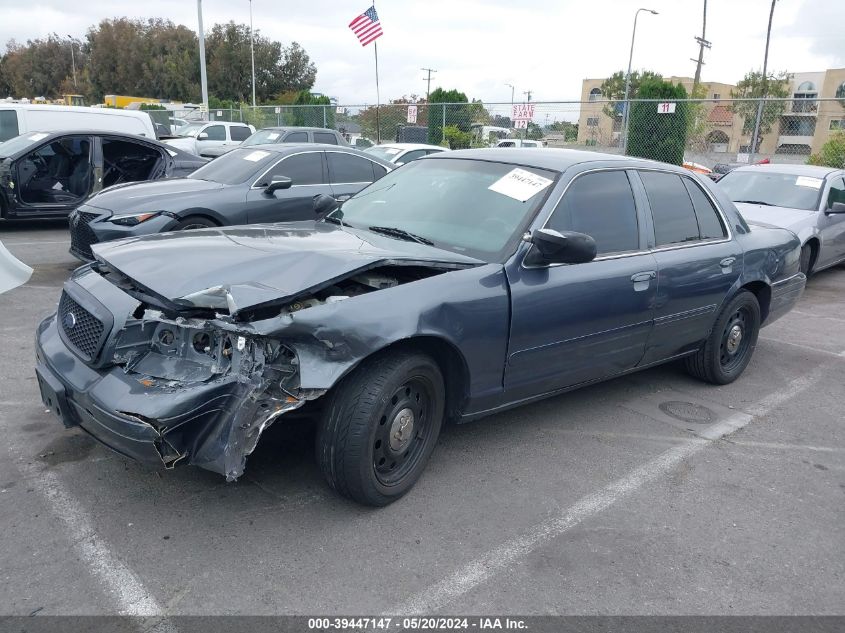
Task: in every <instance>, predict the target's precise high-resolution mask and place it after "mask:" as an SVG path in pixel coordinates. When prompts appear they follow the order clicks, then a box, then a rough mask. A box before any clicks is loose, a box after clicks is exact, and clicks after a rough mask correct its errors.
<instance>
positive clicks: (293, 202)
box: [247, 151, 332, 224]
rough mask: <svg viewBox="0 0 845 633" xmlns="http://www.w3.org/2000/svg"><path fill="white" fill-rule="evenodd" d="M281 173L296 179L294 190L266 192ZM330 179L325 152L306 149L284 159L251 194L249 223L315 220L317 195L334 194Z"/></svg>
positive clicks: (248, 199) (269, 170)
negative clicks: (327, 175) (327, 172)
mask: <svg viewBox="0 0 845 633" xmlns="http://www.w3.org/2000/svg"><path fill="white" fill-rule="evenodd" d="M280 176H283V177H286V178H290V179H291V181H293V184H292V185H291V187H290V189H279V190H277V191H274V192H273V193H272V194H268V193H266V191H265V189H266V187H267V185H269V184H270V183H271V182H272V181H273V178H275V177H280ZM327 180H328V179H327V178H326V165H325V156H324V153H323V152H321V151H304V152H300V153H297V154H290V155H289V156H286V157H284V158H282V159H281V160H280V161H278V162H277V163H276V164H275V165H273V166H272V167H271V168H270V169H268V170H267V171H266V172H264V174H262V175H261V176H259V177H258V179H257V180H256V181H255V183H254V184H253V186H252V187H251V188H250V190H249V192H248V193H247V217H248V219H249V223H250V224H255V223H265V222H295V221H298V220H313V219H314V217H315V216H314V207H313V199H314V196H316V195H318V194H321V193H324V194H327V195H331V194H332V188H331V186H330V185H329V184H328V182H327Z"/></svg>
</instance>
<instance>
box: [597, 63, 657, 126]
mask: <svg viewBox="0 0 845 633" xmlns="http://www.w3.org/2000/svg"><path fill="white" fill-rule="evenodd" d="M653 79H658V80H662V79H663V77H662V75H660V73H656V72H654V71H651V70H642V71H640V70H633V71H631V81H630V85H629V86H628V98H629V99H636V98H637V97H638V96H639V94H640V86H641V85H642V83H643V82H644V81H645V82H648V81H650V80H653ZM599 90H601V98H602V99H606V100H609V101H612V102H615V103H606V104H604V107H603V108H602V111H603V112H604V113H605V115H607V116H609V117H610V118H611V119H613V118H615V117H617V116H622V109H623V107H624V104H623V103H621V102H622V101H624V100H625V71H624V70H617V71H616V72H615V73H613V74H612V75H611V76H610V77H608V78H607V79H605V80H604V81H603V82H602V84H601V86H600V87H599ZM641 98H642V97H641Z"/></svg>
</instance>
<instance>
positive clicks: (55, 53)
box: [0, 33, 86, 99]
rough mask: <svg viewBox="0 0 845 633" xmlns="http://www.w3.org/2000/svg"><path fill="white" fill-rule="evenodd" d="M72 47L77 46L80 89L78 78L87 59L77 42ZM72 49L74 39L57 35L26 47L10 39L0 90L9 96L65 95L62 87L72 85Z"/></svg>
mask: <svg viewBox="0 0 845 633" xmlns="http://www.w3.org/2000/svg"><path fill="white" fill-rule="evenodd" d="M73 46H75V47H76V48H75V49H74V58H75V59H74V61H75V62H76V71H77V83H78V84H80V89H81V88H82V87H83V86H82V82H80V81H79V79H80V75H81V74H82V69H83V68H84V66H85V61H86V56H85V54H84V52H83V51H82V50H80V47H79V43H78V42H74V43H73ZM70 47H71V40H69V39H62V38H60V37H59V36H58V35H56V34H55V33H52V34H50V35H49V36H48V37H47V38H46V39H36V40H28V41H27V43H26V44H18V43H17V42H15V41H14V40H10V41H9V42H8V43H7V44H6V54H5V55H4V56H3V58H2V60H0V69H2V74H3V79H2V82H0V83H2V84H4V85H2V86H0V88H2V89H3V90H2V91H3V92H5V93H6V94H8V95H10V96H16V97H30V98H32V97H45V98H47V99H55V98H56V97H58V96H60V95H61V94H62V93H61V91H62V89H63V87H65V86H67V85H70V86H73V79H72V64H71V48H70ZM66 80H67V82H66ZM72 92H77V90H75V89H74V90H72ZM4 96H5V95H4Z"/></svg>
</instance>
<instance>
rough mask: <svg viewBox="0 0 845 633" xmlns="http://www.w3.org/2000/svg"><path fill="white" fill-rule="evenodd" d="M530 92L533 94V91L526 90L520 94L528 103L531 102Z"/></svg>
mask: <svg viewBox="0 0 845 633" xmlns="http://www.w3.org/2000/svg"><path fill="white" fill-rule="evenodd" d="M532 92H534V91H533V90H526V91H525V92H523V93H522V94H524V95H525V96H526V97H527V98H528V101H529V102H530V101H531V93H532Z"/></svg>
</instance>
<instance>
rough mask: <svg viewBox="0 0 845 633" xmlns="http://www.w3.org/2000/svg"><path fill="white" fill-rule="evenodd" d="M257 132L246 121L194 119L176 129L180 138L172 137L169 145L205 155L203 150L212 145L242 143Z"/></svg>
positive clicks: (198, 154)
mask: <svg viewBox="0 0 845 633" xmlns="http://www.w3.org/2000/svg"><path fill="white" fill-rule="evenodd" d="M253 133H255V128H254V127H253V126H251V125H247V124H246V123H232V122H230V121H194V122H192V123H188V124H187V125H183V126H182V127H180V128H179V129H178V130H176V135H177V136H179V137H180V138H170V139H167V140H165V141H163V142H164V143H167V144H168V145H170V146H172V147H176V148H178V149H181V150H183V151H185V152H190V153H191V154H196V155H197V156H203V155H204V154H203V151H204V150H206V149H209V148H211V147H226V146H234V145H240V144H241V143H243V142H244V141H245V140H246V139H247V138H249V137H250V136H252V134H253Z"/></svg>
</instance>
